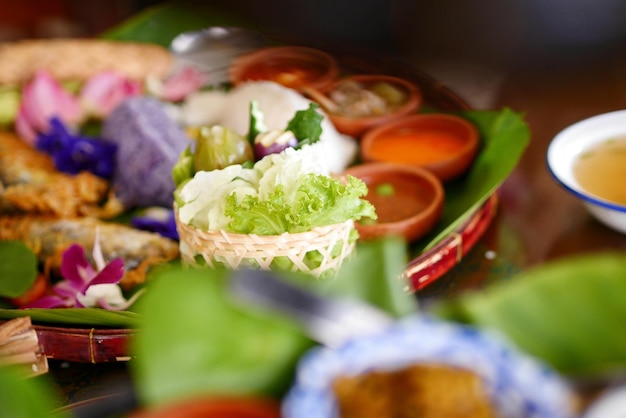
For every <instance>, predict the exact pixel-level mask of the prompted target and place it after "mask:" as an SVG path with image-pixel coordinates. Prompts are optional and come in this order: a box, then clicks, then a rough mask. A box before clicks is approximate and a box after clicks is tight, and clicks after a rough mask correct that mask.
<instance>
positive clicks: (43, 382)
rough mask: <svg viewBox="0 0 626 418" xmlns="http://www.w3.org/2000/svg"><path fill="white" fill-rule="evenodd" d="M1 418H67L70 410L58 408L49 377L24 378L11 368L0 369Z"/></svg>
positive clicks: (58, 400) (58, 403)
mask: <svg viewBox="0 0 626 418" xmlns="http://www.w3.org/2000/svg"><path fill="white" fill-rule="evenodd" d="M0 387H1V388H2V390H0V417H11V418H51V417H55V418H65V417H69V416H70V414H69V413H68V412H67V411H63V410H59V409H56V410H55V408H57V407H58V406H59V405H60V402H61V399H60V397H59V396H58V394H57V393H56V391H55V390H54V382H52V381H50V379H49V378H48V377H47V376H37V377H36V378H29V379H25V378H24V376H23V375H22V374H20V373H19V372H18V371H17V370H15V369H13V368H11V367H0Z"/></svg>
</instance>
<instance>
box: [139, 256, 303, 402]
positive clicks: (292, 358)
mask: <svg viewBox="0 0 626 418" xmlns="http://www.w3.org/2000/svg"><path fill="white" fill-rule="evenodd" d="M227 284H228V275H227V274H226V272H224V271H218V270H212V269H184V268H173V269H169V270H163V271H161V272H160V273H159V274H158V275H157V276H156V277H154V278H153V282H152V283H151V287H150V292H147V293H146V295H145V296H144V297H143V298H142V299H140V301H139V302H138V310H139V312H140V313H141V314H142V315H143V317H144V320H143V323H142V325H141V327H140V332H138V333H137V335H136V337H135V338H134V339H133V340H132V346H131V350H132V352H133V353H134V355H135V356H136V361H133V362H132V363H131V367H132V369H131V370H132V372H133V377H134V380H135V382H137V388H138V390H139V395H140V398H141V400H142V402H143V403H145V404H149V405H156V404H160V403H164V402H168V401H170V400H175V399H180V398H183V397H189V396H194V395H200V394H202V395H210V394H219V395H251V394H256V395H266V396H280V395H282V394H283V393H284V391H285V390H286V389H287V388H288V386H289V384H290V382H291V379H292V373H293V370H294V367H295V364H296V361H297V359H298V358H299V357H300V356H301V355H302V354H303V353H304V351H305V350H307V349H309V348H310V347H311V346H312V345H313V342H312V341H311V340H310V339H309V338H307V337H305V336H304V335H303V334H302V332H301V331H300V328H299V327H298V326H297V325H296V324H295V323H293V322H292V321H291V320H289V319H288V318H287V317H285V316H283V315H278V314H275V313H273V312H269V311H263V310H261V309H252V308H250V307H249V306H244V305H243V304H241V303H237V302H235V301H233V300H232V298H231V297H230V296H229V292H228V290H227V289H226V286H227ZM163 307H167V309H164V308H163Z"/></svg>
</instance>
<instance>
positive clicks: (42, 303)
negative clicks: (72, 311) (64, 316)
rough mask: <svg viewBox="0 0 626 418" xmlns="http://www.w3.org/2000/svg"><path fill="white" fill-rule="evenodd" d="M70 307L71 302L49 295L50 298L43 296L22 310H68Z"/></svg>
mask: <svg viewBox="0 0 626 418" xmlns="http://www.w3.org/2000/svg"><path fill="white" fill-rule="evenodd" d="M72 305H73V301H72V300H69V301H68V300H67V299H63V298H60V297H59V296H54V295H50V296H44V297H42V298H39V299H37V300H35V301H33V302H31V303H29V304H28V305H26V306H24V308H44V309H48V308H59V307H66V308H69V307H71V306H72Z"/></svg>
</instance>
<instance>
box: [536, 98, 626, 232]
mask: <svg viewBox="0 0 626 418" xmlns="http://www.w3.org/2000/svg"><path fill="white" fill-rule="evenodd" d="M620 136H626V110H618V111H615V112H609V113H603V114H600V115H597V116H593V117H590V118H588V119H584V120H582V121H580V122H577V123H575V124H573V125H570V126H568V127H567V128H565V129H563V130H562V131H561V132H559V133H558V134H557V135H556V136H555V137H554V139H553V140H552V142H551V143H550V146H549V147H548V153H547V164H548V169H549V170H550V173H551V174H552V176H553V177H554V178H555V179H556V180H557V181H558V182H559V183H560V184H561V185H562V186H563V187H564V188H565V189H567V190H568V191H569V192H571V193H572V194H574V195H575V196H577V197H578V198H580V199H581V200H582V202H583V204H584V205H585V206H586V208H587V209H588V210H589V212H590V213H591V214H592V215H593V216H594V217H595V218H596V219H598V220H599V221H600V222H602V223H603V224H605V225H607V226H608V227H610V228H613V229H615V230H617V231H620V232H622V233H626V206H624V205H620V204H618V203H614V202H610V201H608V200H605V199H602V198H600V197H598V196H595V195H593V194H591V193H589V192H587V191H586V190H584V189H583V188H582V187H581V186H580V185H579V184H578V182H577V181H576V179H575V177H574V170H573V167H574V163H575V162H576V160H577V158H578V157H579V155H580V154H581V153H583V152H585V151H586V150H588V149H589V148H590V147H592V146H594V145H596V144H598V143H600V142H603V141H605V140H607V139H610V138H613V137H620ZM622 180H623V179H619V181H622Z"/></svg>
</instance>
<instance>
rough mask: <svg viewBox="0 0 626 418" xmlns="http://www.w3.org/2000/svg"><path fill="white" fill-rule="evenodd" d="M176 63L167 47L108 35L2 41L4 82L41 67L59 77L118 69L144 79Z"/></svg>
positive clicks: (17, 81)
mask: <svg viewBox="0 0 626 418" xmlns="http://www.w3.org/2000/svg"><path fill="white" fill-rule="evenodd" d="M173 64H174V58H173V56H172V54H171V53H170V52H169V51H168V50H167V49H166V48H164V47H162V46H159V45H155V44H148V43H139V42H121V41H111V40H104V39H86V38H85V39H28V40H22V41H17V42H6V43H3V44H1V45H0V84H21V83H23V82H25V81H27V80H29V79H31V78H32V77H33V75H34V74H35V73H36V72H37V70H39V69H46V70H47V71H48V72H50V74H51V75H52V76H53V77H54V78H55V79H57V80H61V81H67V80H70V81H71V80H86V79H88V78H89V77H91V76H93V75H95V74H97V73H100V72H103V71H115V72H117V73H119V74H122V75H125V76H126V77H128V78H131V79H136V80H143V79H145V78H146V77H148V76H155V77H159V78H160V77H163V76H164V75H166V74H167V73H168V72H169V71H170V70H171V69H172V66H173Z"/></svg>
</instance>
